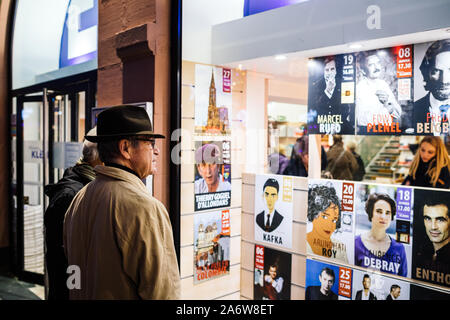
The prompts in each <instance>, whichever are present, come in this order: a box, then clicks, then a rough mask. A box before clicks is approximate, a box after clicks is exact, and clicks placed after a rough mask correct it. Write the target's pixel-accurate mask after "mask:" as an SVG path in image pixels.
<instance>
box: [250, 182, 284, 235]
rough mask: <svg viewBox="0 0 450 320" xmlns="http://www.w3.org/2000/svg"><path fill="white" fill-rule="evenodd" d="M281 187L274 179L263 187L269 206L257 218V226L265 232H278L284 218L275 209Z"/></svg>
mask: <svg viewBox="0 0 450 320" xmlns="http://www.w3.org/2000/svg"><path fill="white" fill-rule="evenodd" d="M279 190H280V185H279V184H278V181H277V180H276V179H273V178H269V179H267V181H266V182H265V183H264V186H263V197H264V201H265V203H266V205H267V209H265V210H264V211H262V212H260V213H259V214H258V215H257V216H256V224H257V225H258V226H259V227H260V228H261V229H262V230H264V231H265V232H272V231H274V230H276V229H277V228H278V227H279V226H280V224H281V222H282V221H283V219H284V217H283V215H282V214H280V213H279V212H278V211H277V210H276V209H275V204H276V202H277V201H278V192H279Z"/></svg>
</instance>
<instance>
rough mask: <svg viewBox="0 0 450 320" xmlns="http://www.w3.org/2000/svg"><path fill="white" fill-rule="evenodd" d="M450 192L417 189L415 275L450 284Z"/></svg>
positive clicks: (449, 285) (442, 283) (415, 193)
mask: <svg viewBox="0 0 450 320" xmlns="http://www.w3.org/2000/svg"><path fill="white" fill-rule="evenodd" d="M449 209H450V193H449V191H446V190H437V189H433V190H427V189H421V188H415V189H414V238H413V239H414V240H413V257H414V258H413V267H412V278H414V279H417V280H421V281H425V282H429V283H433V284H438V285H441V286H445V287H450V243H449V242H450V215H449Z"/></svg>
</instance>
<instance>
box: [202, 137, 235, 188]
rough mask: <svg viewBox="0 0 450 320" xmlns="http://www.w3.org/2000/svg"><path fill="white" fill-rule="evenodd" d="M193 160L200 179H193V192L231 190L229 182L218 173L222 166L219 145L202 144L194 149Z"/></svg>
mask: <svg viewBox="0 0 450 320" xmlns="http://www.w3.org/2000/svg"><path fill="white" fill-rule="evenodd" d="M195 162H196V164H197V170H198V173H199V175H200V176H201V178H200V179H198V180H196V181H195V194H202V193H208V192H220V191H228V190H231V184H230V183H229V182H228V181H226V180H224V178H223V176H222V175H221V174H220V173H219V172H220V168H221V166H222V162H223V161H222V159H221V156H220V150H219V147H218V146H217V145H215V144H212V143H207V144H204V145H203V146H201V147H199V148H198V149H197V150H196V151H195Z"/></svg>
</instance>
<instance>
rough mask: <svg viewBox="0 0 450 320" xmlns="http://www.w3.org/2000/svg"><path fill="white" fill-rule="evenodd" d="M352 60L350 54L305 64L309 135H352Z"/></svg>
mask: <svg viewBox="0 0 450 320" xmlns="http://www.w3.org/2000/svg"><path fill="white" fill-rule="evenodd" d="M354 102H355V57H354V55H353V54H352V53H349V54H341V55H334V56H327V57H318V58H311V59H310V60H309V62H308V115H307V122H308V133H311V134H354V133H355V104H354Z"/></svg>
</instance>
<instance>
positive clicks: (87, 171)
mask: <svg viewBox="0 0 450 320" xmlns="http://www.w3.org/2000/svg"><path fill="white" fill-rule="evenodd" d="M96 131H97V128H96V127H94V128H93V129H91V130H90V131H89V132H88V135H92V136H95V135H96ZM82 154H83V155H82V157H81V158H80V159H79V160H78V161H77V163H76V164H75V165H74V166H73V167H69V168H67V169H66V170H64V175H63V177H62V178H61V179H60V180H59V181H58V182H57V183H55V184H49V185H46V186H45V187H44V192H45V195H46V196H48V198H49V204H48V207H47V210H45V213H44V226H45V246H46V252H45V262H46V267H47V275H48V300H68V299H69V290H68V288H67V284H66V282H67V267H68V264H67V258H66V256H65V254H64V248H63V223H64V215H65V213H66V211H67V209H68V208H69V205H70V203H71V202H72V200H73V198H74V197H75V195H76V194H77V193H78V191H80V190H81V189H82V188H83V187H84V186H85V185H87V184H88V183H89V182H91V181H92V180H94V179H95V172H94V167H95V166H97V165H102V162H101V161H100V159H99V155H98V150H97V144H96V143H93V142H90V141H88V140H86V139H85V140H84V141H83V151H82Z"/></svg>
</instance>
